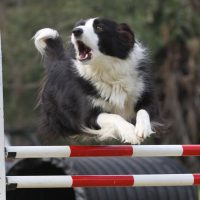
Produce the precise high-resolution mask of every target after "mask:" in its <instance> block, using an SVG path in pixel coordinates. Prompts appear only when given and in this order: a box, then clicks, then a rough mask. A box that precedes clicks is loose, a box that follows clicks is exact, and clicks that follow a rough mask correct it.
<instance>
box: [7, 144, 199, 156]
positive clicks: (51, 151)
mask: <svg viewBox="0 0 200 200" xmlns="http://www.w3.org/2000/svg"><path fill="white" fill-rule="evenodd" d="M92 156H94V157H98V156H104V157H105V156H130V157H131V156H133V157H155V156H200V145H108V146H7V147H6V157H7V158H13V159H14V158H49V157H92Z"/></svg>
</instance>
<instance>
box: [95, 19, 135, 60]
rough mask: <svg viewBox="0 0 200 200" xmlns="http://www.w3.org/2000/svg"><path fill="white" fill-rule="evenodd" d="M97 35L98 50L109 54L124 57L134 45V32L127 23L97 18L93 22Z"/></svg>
mask: <svg viewBox="0 0 200 200" xmlns="http://www.w3.org/2000/svg"><path fill="white" fill-rule="evenodd" d="M93 27H94V30H95V33H96V34H97V35H98V37H99V44H98V45H99V50H100V51H101V52H102V53H104V54H106V55H109V56H113V57H118V58H121V59H126V58H127V57H128V55H129V52H130V51H131V50H132V48H133V46H134V42H135V39H134V34H133V32H132V30H131V29H130V27H129V26H128V25H127V24H117V23H116V22H114V21H111V20H108V19H104V18H97V19H95V20H94V24H93Z"/></svg>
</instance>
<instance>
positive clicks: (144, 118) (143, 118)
mask: <svg viewBox="0 0 200 200" xmlns="http://www.w3.org/2000/svg"><path fill="white" fill-rule="evenodd" d="M153 133H155V132H154V131H152V129H151V123H150V119H149V115H148V113H147V112H146V111H145V110H139V111H138V112H137V118H136V125H135V134H136V135H137V136H138V137H140V138H141V139H145V138H147V137H149V136H150V135H151V134H153Z"/></svg>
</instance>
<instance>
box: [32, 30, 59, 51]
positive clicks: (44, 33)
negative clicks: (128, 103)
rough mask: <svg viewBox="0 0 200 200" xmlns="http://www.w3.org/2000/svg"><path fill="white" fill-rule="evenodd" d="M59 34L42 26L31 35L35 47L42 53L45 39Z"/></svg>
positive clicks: (53, 37)
mask: <svg viewBox="0 0 200 200" xmlns="http://www.w3.org/2000/svg"><path fill="white" fill-rule="evenodd" d="M58 36H59V34H58V32H57V31H56V30H54V29H51V28H43V29H40V30H39V31H37V32H36V34H35V35H34V36H33V39H34V43H35V47H36V48H37V50H38V51H39V52H40V53H41V54H42V55H43V54H44V50H45V47H46V42H45V40H47V39H50V38H51V39H55V38H57V37H58Z"/></svg>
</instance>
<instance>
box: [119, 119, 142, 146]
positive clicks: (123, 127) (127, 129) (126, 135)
mask: <svg viewBox="0 0 200 200" xmlns="http://www.w3.org/2000/svg"><path fill="white" fill-rule="evenodd" d="M117 131H118V135H119V138H120V140H121V141H122V142H123V143H129V144H140V143H141V142H142V140H143V139H142V138H140V137H138V136H137V135H136V134H135V126H134V125H133V124H131V123H129V122H124V123H122V124H118V127H117Z"/></svg>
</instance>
